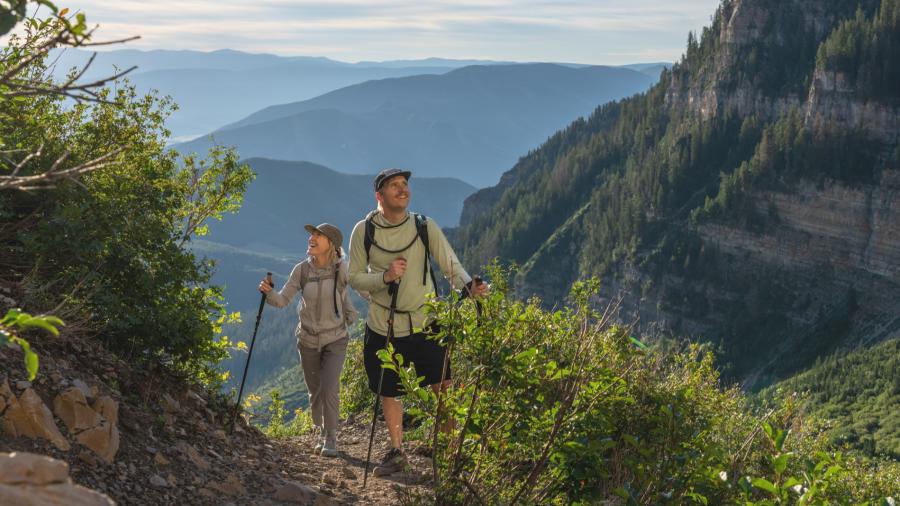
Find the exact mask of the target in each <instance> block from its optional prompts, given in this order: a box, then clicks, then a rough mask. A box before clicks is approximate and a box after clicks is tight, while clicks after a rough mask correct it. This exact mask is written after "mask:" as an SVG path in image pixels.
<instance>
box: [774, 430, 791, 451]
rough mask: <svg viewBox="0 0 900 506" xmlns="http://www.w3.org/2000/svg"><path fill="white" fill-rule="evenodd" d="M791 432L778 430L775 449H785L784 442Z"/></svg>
mask: <svg viewBox="0 0 900 506" xmlns="http://www.w3.org/2000/svg"><path fill="white" fill-rule="evenodd" d="M790 432H791V431H790V429H788V430H786V431H784V430H781V429H778V433H777V434H776V436H775V448H776V449H777V450H778V451H781V449H782V448H783V447H784V441H785V440H786V439H787V436H788V434H789V433H790Z"/></svg>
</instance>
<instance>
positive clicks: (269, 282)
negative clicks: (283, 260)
mask: <svg viewBox="0 0 900 506" xmlns="http://www.w3.org/2000/svg"><path fill="white" fill-rule="evenodd" d="M266 283H268V284H269V286H271V287H272V288H275V282H274V281H272V273H271V272H267V273H266Z"/></svg>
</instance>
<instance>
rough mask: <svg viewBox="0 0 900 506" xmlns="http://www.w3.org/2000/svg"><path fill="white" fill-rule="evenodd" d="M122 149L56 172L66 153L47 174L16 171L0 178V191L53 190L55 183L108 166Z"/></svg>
mask: <svg viewBox="0 0 900 506" xmlns="http://www.w3.org/2000/svg"><path fill="white" fill-rule="evenodd" d="M124 149H125V148H124V147H120V148H117V149H115V150H113V151H110V152H109V153H106V154H105V155H103V156H100V157H97V158H94V159H93V160H90V161H88V162H85V163H82V164H80V165H77V166H75V167H71V168H69V169H66V170H60V171H58V170H56V168H57V167H58V166H59V165H60V164H61V163H62V161H63V159H64V158H66V157H67V156H68V152H66V154H64V155H63V156H61V157H60V158H58V159H57V160H56V161H55V162H54V164H53V167H51V169H50V170H48V171H47V172H43V173H41V174H35V175H33V176H16V175H15V174H16V173H17V172H18V170H16V171H15V172H14V173H13V175H9V176H0V190H3V189H7V188H10V189H14V190H22V191H31V190H41V189H48V188H53V187H54V183H56V182H57V181H61V180H64V179H68V180H73V181H74V180H75V179H76V178H77V177H79V176H81V175H84V174H87V173H88V172H91V171H94V170H97V169H99V168H101V167H105V166H107V165H109V159H110V158H112V157H113V156H115V155H117V154H119V153H121V152H122V151H123V150H124ZM34 156H35V153H32V154H29V155H28V156H26V157H25V159H24V160H23V161H22V162H20V163H19V166H18V167H19V169H20V168H21V167H22V166H24V164H25V162H27V161H28V160H30V159H31V158H33V157H34Z"/></svg>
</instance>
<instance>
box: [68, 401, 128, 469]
mask: <svg viewBox="0 0 900 506" xmlns="http://www.w3.org/2000/svg"><path fill="white" fill-rule="evenodd" d="M53 409H54V411H56V415H57V416H58V417H59V418H60V419H62V421H63V423H65V424H66V427H67V428H68V429H69V432H70V433H71V434H73V435H74V436H75V439H76V440H77V441H78V442H79V443H81V444H83V445H84V446H86V447H88V448H90V449H91V450H93V451H94V452H95V453H96V454H97V455H99V456H100V457H101V458H102V459H103V460H104V461H106V462H107V463H110V462H112V461H113V459H115V456H116V453H118V451H119V428H118V427H117V425H116V424H117V423H118V420H119V404H118V403H117V402H116V401H114V400H113V399H112V398H110V397H108V396H103V397H100V398H98V399H97V400H96V401H94V405H93V407H92V406H89V405H88V403H87V399H86V398H85V396H84V392H83V391H82V390H81V389H79V388H77V387H72V388H70V389H68V390H66V391H65V392H63V393H61V394H59V395H57V396H56V399H54V401H53Z"/></svg>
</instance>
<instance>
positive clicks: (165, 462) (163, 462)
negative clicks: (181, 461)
mask: <svg viewBox="0 0 900 506" xmlns="http://www.w3.org/2000/svg"><path fill="white" fill-rule="evenodd" d="M153 462H156V463H157V464H159V465H161V466H167V465H169V459H167V458H166V457H164V456H163V454H162V453H157V454H156V455H155V456H154V457H153Z"/></svg>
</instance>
